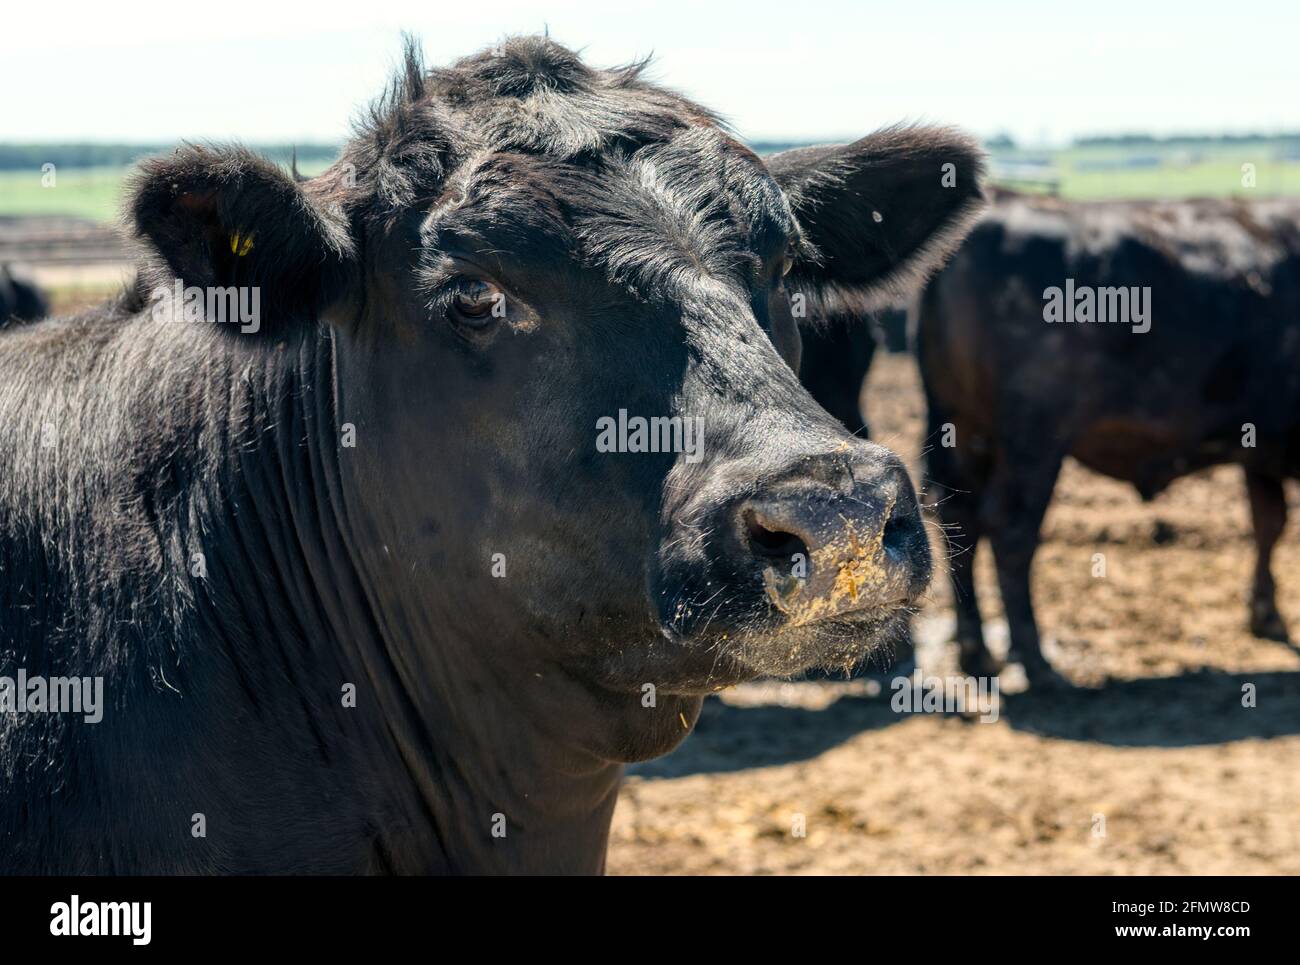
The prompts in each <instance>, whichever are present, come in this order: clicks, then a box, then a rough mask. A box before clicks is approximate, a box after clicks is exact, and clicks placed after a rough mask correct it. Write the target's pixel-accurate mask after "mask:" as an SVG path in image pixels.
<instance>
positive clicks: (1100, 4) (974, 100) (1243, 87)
mask: <svg viewBox="0 0 1300 965" xmlns="http://www.w3.org/2000/svg"><path fill="white" fill-rule="evenodd" d="M543 28H549V30H550V32H551V34H552V36H554V37H556V38H557V39H559V40H561V41H562V42H564V43H567V44H569V45H571V46H575V47H582V48H585V52H586V56H587V58H588V60H589V61H591V62H593V63H595V64H598V65H609V64H617V63H623V62H626V61H628V60H631V59H634V58H637V57H640V56H644V55H645V54H648V53H653V54H655V67H654V68H653V75H654V76H655V77H656V78H657V79H659V80H660V81H662V82H664V83H666V84H668V85H669V86H672V87H675V88H677V89H679V90H682V91H684V92H686V93H688V94H690V95H691V96H693V97H695V98H696V99H698V100H700V101H702V102H703V103H705V104H706V105H708V106H709V107H711V108H713V109H715V110H717V111H719V112H721V113H722V114H723V115H724V116H726V117H727V118H728V119H729V120H730V121H731V122H732V123H733V124H734V126H735V127H736V128H737V130H738V131H739V132H740V133H741V134H742V135H743V136H745V137H747V138H750V139H784V138H790V139H805V138H809V139H819V138H826V139H831V138H846V137H853V136H857V135H860V134H863V133H866V132H867V131H869V130H873V129H875V128H876V127H879V126H881V125H884V124H888V123H892V122H894V121H898V120H914V121H932V122H949V123H955V124H960V125H962V126H964V127H967V128H969V129H970V130H972V131H974V132H976V133H979V134H983V135H988V134H992V133H995V132H998V131H1002V130H1006V131H1009V132H1010V133H1011V134H1013V135H1014V136H1015V137H1017V138H1018V139H1020V140H1022V141H1031V142H1039V141H1045V142H1061V141H1064V140H1067V139H1069V138H1070V137H1072V136H1075V135H1078V134H1090V133H1111V132H1117V131H1120V132H1122V131H1154V132H1157V133H1172V132H1186V131H1195V132H1202V131H1204V132H1224V131H1232V132H1240V131H1249V130H1264V131H1274V130H1283V129H1289V130H1295V129H1300V55H1297V52H1296V38H1297V36H1298V35H1300V30H1298V29H1297V28H1300V4H1296V3H1294V2H1290V3H1284V2H1252V3H1241V4H1235V5H1233V4H1224V3H1221V2H1219V3H1204V4H1197V3H1195V2H1187V3H1163V2H1139V0H1129V2H1112V0H1097V2H1089V3H1086V4H1084V3H1071V4H1047V3H1037V4H1036V3H1027V2H1026V3H1021V2H1006V3H997V2H985V3H973V2H966V3H960V2H929V3H927V2H919V0H913V2H908V0H894V2H887V3H886V2H857V3H850V2H834V0H827V2H817V0H801V2H797V3H796V2H787V3H777V2H766V0H750V2H747V3H716V2H715V3H709V2H706V0H693V2H681V0H664V2H658V3H642V2H625V0H604V2H577V0H529V2H524V0H500V2H492V0H472V2H446V0H442V2H439V0H423V2H408V0H350V2H348V3H339V4H334V3H331V2H330V0H318V2H313V3H311V4H299V3H295V4H284V5H283V6H282V7H281V6H279V5H278V4H277V3H275V2H273V0H261V2H249V0H221V2H218V3H210V4H199V5H194V4H188V3H186V4H184V5H181V4H174V3H161V2H135V3H132V2H115V3H107V4H106V3H97V4H89V3H80V2H78V3H72V4H61V5H58V6H44V5H40V4H36V3H31V2H26V3H18V4H10V5H8V6H7V8H6V12H5V14H4V19H3V32H0V91H3V103H2V107H3V109H2V110H0V140H19V141H44V140H99V141H105V140H124V141H139V140H147V141H171V140H176V139H179V138H215V139H224V138H239V139H241V140H244V141H251V142H267V141H294V140H297V141H306V140H337V139H339V138H340V137H342V136H343V135H344V134H345V133H346V131H347V128H348V121H349V119H350V118H351V117H352V116H353V115H354V114H355V112H356V110H357V109H358V107H360V106H361V105H362V104H364V103H365V102H366V101H368V100H369V99H370V98H371V97H373V96H374V95H375V94H376V93H378V91H379V89H380V88H381V87H382V86H383V83H384V81H385V78H386V77H387V75H388V73H389V71H390V70H391V68H392V65H393V63H394V61H395V59H396V56H397V50H398V45H399V39H398V38H399V33H400V31H401V30H403V29H407V30H411V31H413V32H415V33H417V34H418V35H419V36H420V37H421V38H422V40H423V44H424V49H425V51H426V55H427V57H428V60H429V62H430V63H439V62H445V61H448V60H452V59H455V58H456V57H458V56H461V55H464V54H467V53H470V52H472V51H474V50H477V49H478V48H480V47H483V46H486V45H488V44H490V43H492V42H493V41H495V40H497V39H499V38H500V37H501V36H503V35H505V34H508V33H521V32H535V31H540V30H541V29H543Z"/></svg>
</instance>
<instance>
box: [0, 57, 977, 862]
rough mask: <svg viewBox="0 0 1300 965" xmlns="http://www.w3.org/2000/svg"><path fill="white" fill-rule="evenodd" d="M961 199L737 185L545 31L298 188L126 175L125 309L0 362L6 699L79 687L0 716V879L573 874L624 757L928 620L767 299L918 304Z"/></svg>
mask: <svg viewBox="0 0 1300 965" xmlns="http://www.w3.org/2000/svg"><path fill="white" fill-rule="evenodd" d="M948 164H953V165H956V169H957V170H958V172H959V181H960V184H959V186H958V187H957V188H956V189H951V188H947V189H945V188H943V187H941V185H940V168H941V166H943V165H948ZM980 166H981V160H980V156H979V153H978V151H977V149H976V148H975V147H973V146H972V143H971V142H970V141H968V140H967V139H966V138H965V137H963V136H960V135H957V134H954V133H953V132H950V131H944V130H935V129H893V130H889V131H885V132H882V133H879V134H876V135H872V136H869V137H866V138H864V139H863V140H860V141H857V142H855V143H853V144H850V145H847V146H843V147H838V148H827V149H823V150H820V151H818V152H815V153H813V154H803V155H801V156H799V157H782V156H778V157H777V158H774V159H773V160H772V161H771V165H770V167H765V165H764V164H763V163H762V162H761V161H760V160H759V159H758V158H757V157H756V156H755V155H754V154H753V153H751V152H750V151H749V150H748V149H746V148H745V147H743V146H742V145H741V144H739V143H738V142H737V141H736V140H734V139H733V138H732V137H731V136H729V135H728V134H727V133H726V132H725V131H724V130H723V129H722V128H721V127H720V126H719V124H718V123H717V121H716V120H715V119H714V117H713V116H712V115H711V114H709V113H708V112H707V111H705V110H704V109H703V108H701V107H698V106H696V105H694V104H692V103H690V102H689V101H686V100H684V99H683V98H681V97H679V96H677V95H675V94H672V93H670V92H668V91H666V90H664V89H662V88H659V87H656V86H653V85H652V84H650V83H648V82H647V81H646V80H644V79H643V77H642V76H641V73H640V70H639V69H638V68H629V69H618V70H595V69H592V68H590V67H588V66H586V65H585V64H584V63H583V62H582V61H581V60H580V59H579V58H578V57H577V56H576V55H575V54H574V53H572V52H570V51H569V50H566V49H565V48H563V47H561V46H559V45H557V44H555V43H554V42H552V41H550V40H547V39H543V38H525V39H514V40H510V41H508V42H505V43H504V44H502V45H501V46H499V47H496V48H494V49H491V50H488V51H486V52H483V53H480V54H478V55H476V56H473V57H470V58H468V59H465V60H462V61H460V62H459V63H457V64H455V65H454V66H452V67H450V68H446V69H439V70H433V71H426V70H425V69H424V68H423V67H422V66H421V64H420V62H419V59H418V57H417V55H416V54H415V52H414V50H408V54H407V58H406V63H405V67H404V70H403V71H402V73H401V76H400V77H399V78H398V80H397V81H395V83H394V85H393V87H392V89H391V90H390V91H389V92H388V94H387V95H386V96H385V97H384V98H383V99H382V100H381V101H380V102H379V103H378V104H377V105H376V106H375V108H374V109H373V110H372V111H371V113H370V114H369V116H368V117H367V118H366V119H365V121H364V122H363V123H362V124H361V125H360V129H359V130H358V131H357V133H356V135H355V136H354V138H353V139H352V140H351V141H350V142H349V144H348V145H347V147H346V148H345V150H344V152H343V154H342V156H341V158H340V160H339V161H338V162H337V163H336V164H335V165H334V166H332V167H331V168H330V169H329V170H328V171H327V172H325V173H324V174H322V175H321V176H319V177H317V178H314V179H312V180H308V181H305V182H301V183H299V182H297V181H296V180H295V179H294V178H292V177H289V176H286V175H285V174H284V173H283V172H281V171H280V170H278V169H276V168H275V167H273V166H271V165H269V164H267V163H265V162H264V161H262V160H259V159H258V158H256V157H254V156H252V155H250V154H248V153H246V152H244V151H241V150H237V149H229V150H218V149H211V148H199V147H187V148H184V149H182V150H179V151H177V152H176V153H175V154H174V155H172V156H170V157H166V158H161V159H157V160H151V161H149V162H147V163H145V164H144V165H143V167H142V169H141V171H140V173H139V175H138V176H137V177H136V179H135V183H134V187H133V193H132V196H131V199H130V206H129V215H130V220H131V221H132V223H133V224H134V227H135V230H136V232H137V233H138V235H139V238H140V240H141V242H142V243H143V245H144V246H145V247H146V248H147V250H149V251H151V252H152V257H153V259H154V261H155V262H156V264H154V266H153V268H152V269H151V271H152V274H151V275H150V276H149V281H147V282H145V283H141V284H139V285H137V286H136V288H135V289H134V290H133V291H132V292H130V293H128V294H127V295H126V296H125V297H124V298H123V299H121V300H120V301H119V302H117V303H116V304H114V305H112V306H109V307H107V308H105V309H102V310H99V311H95V312H92V313H89V314H86V315H82V316H79V317H75V318H67V319H60V320H57V321H48V322H44V323H40V324H37V325H32V326H25V327H21V328H17V329H14V330H12V331H9V332H7V333H5V334H4V335H3V336H2V337H0V466H3V467H4V469H3V472H2V473H0V654H3V659H4V663H5V665H6V668H5V672H6V673H9V674H11V675H12V674H13V673H14V670H13V669H12V668H20V669H23V670H24V671H25V673H26V674H27V675H28V677H29V678H30V677H32V676H33V675H43V676H44V677H46V678H51V677H54V676H56V675H63V676H85V677H96V676H97V677H100V678H102V681H103V692H104V698H103V704H104V706H103V707H102V722H101V723H98V724H92V723H88V722H87V721H86V720H84V719H83V718H82V717H80V716H72V715H68V714H57V715H56V714H41V713H32V712H31V710H30V708H28V711H27V712H26V713H17V714H14V713H10V714H8V715H7V716H6V717H5V718H4V719H3V724H2V725H0V726H2V728H3V729H2V730H0V868H3V870H4V871H7V872H16V871H38V872H44V871H53V870H59V871H78V872H128V871H134V872H140V871H151V872H152V871H174V872H203V873H206V872H263V871H296V872H358V871H363V872H380V871H386V872H428V871H511V870H513V871H520V870H527V871H535V870H548V871H561V872H567V871H584V872H595V871H599V870H600V869H601V868H602V867H603V863H604V854H605V844H606V839H607V835H608V829H609V820H610V815H611V813H612V811H613V808H614V803H615V799H616V796H617V792H618V786H619V779H620V774H621V762H625V761H635V760H641V759H644V758H648V757H651V756H653V755H657V754H662V753H664V752H666V751H668V750H669V749H671V748H672V747H674V746H675V745H676V744H677V743H678V742H679V741H681V740H682V739H683V737H684V736H685V735H686V733H687V732H688V730H689V729H690V727H691V726H692V724H693V722H694V720H695V719H696V715H697V714H698V712H699V709H700V705H701V701H702V699H703V697H704V695H706V694H708V693H710V692H712V691H715V690H718V689H720V688H722V687H725V686H727V685H729V684H732V683H735V682H737V681H742V680H747V679H751V678H753V677H755V676H757V675H760V674H769V673H775V674H791V673H796V672H799V671H801V670H803V669H805V668H807V667H810V666H813V665H819V664H831V665H846V664H851V663H853V662H854V661H856V660H858V659H859V658H861V657H862V656H863V655H864V652H865V651H866V650H867V649H869V648H870V647H871V646H872V645H873V644H881V643H885V642H887V641H888V640H889V638H890V636H891V634H893V633H894V632H896V630H897V628H898V626H899V625H900V623H901V622H902V621H904V620H905V619H906V615H907V612H908V610H909V608H910V607H911V606H912V605H913V604H914V602H915V600H916V599H917V595H918V594H919V593H920V592H921V591H922V589H923V588H924V587H925V585H926V583H927V580H928V574H929V566H930V563H929V555H928V549H927V546H926V540H925V536H924V532H923V529H922V526H921V522H920V517H919V514H918V510H917V506H916V501H915V497H914V494H913V490H912V487H911V485H910V482H909V480H908V477H907V475H906V473H905V471H904V469H903V468H902V466H901V464H900V463H899V461H898V459H897V458H896V457H895V456H893V455H892V454H891V453H889V452H887V451H886V450H883V449H881V448H880V447H878V446H875V445H872V444H869V443H864V442H861V441H858V440H854V439H852V438H851V437H849V436H848V435H847V434H846V433H845V431H844V430H843V428H842V427H840V426H839V425H838V424H836V423H835V422H834V420H833V419H831V418H830V417H829V416H828V415H827V414H826V413H825V412H823V411H822V410H821V409H819V408H818V407H817V406H816V405H815V404H814V403H813V401H812V399H811V398H809V396H808V395H807V393H806V392H805V391H804V390H803V389H802V388H801V387H800V385H799V383H798V380H797V378H796V376H795V373H794V371H793V369H792V367H791V366H792V365H794V364H797V359H798V354H799V335H798V330H797V328H796V325H795V322H794V319H793V318H792V312H791V307H790V296H789V294H788V293H789V292H797V293H800V294H802V295H805V296H806V297H807V299H808V300H809V301H810V302H816V301H818V300H819V299H820V298H822V297H823V293H824V292H825V291H827V290H829V289H830V288H832V287H836V288H842V289H844V290H857V291H861V292H864V293H868V292H871V291H872V290H874V289H875V288H876V287H877V286H878V285H881V284H889V283H892V282H893V281H894V280H895V279H898V278H901V277H903V276H909V277H915V276H916V275H917V274H918V273H919V272H924V271H925V270H926V269H928V268H929V267H931V266H933V265H934V264H935V263H936V261H937V260H938V259H939V258H940V257H941V255H942V254H943V253H944V250H945V247H946V246H947V245H950V244H952V243H953V242H954V241H955V239H956V238H957V237H958V236H959V234H960V232H961V230H962V228H963V226H964V225H965V224H966V223H967V222H968V220H969V219H970V217H971V216H972V215H973V213H974V212H975V211H976V209H977V208H978V207H979V205H980V204H981V193H980V188H979V185H978V178H979V175H980ZM873 212H874V215H873ZM177 286H180V287H179V288H178V287H177ZM192 292H194V293H197V294H196V295H195V298H194V299H191V293H192ZM232 292H236V293H237V294H238V295H239V298H240V299H243V298H244V297H245V295H246V296H247V299H246V303H245V302H244V301H239V306H240V309H241V314H239V317H238V319H237V321H238V324H234V322H235V321H236V319H233V318H231V317H230V313H231V312H233V311H234V308H233V306H234V305H235V303H236V302H237V301H238V299H236V298H235V297H234V295H232V294H231V293H232ZM253 292H257V293H258V299H259V301H258V303H257V304H256V305H255V304H254V302H253ZM173 293H175V294H178V295H180V296H181V297H180V298H176V297H174V296H173ZM214 293H216V294H214ZM223 298H224V299H227V300H226V301H222V300H221V299H223ZM223 306H225V308H224V309H223ZM245 307H249V308H258V309H259V310H258V311H249V312H246V313H245V312H243V311H242V310H243V309H244V308H245ZM253 316H257V317H253ZM185 319H189V320H188V321H186V320H185ZM194 319H201V320H200V321H194ZM223 322H225V323H224V324H223ZM646 418H654V419H657V420H660V422H659V423H656V424H654V425H653V426H652V428H651V430H650V432H651V437H652V438H653V439H654V443H650V442H648V441H647V435H646V432H645V431H644V430H645V425H644V424H640V428H639V429H638V425H637V424H636V423H635V420H638V419H646ZM670 419H672V420H677V421H676V422H674V423H669V422H668V421H667V420H670ZM687 420H690V421H687ZM612 427H616V428H612ZM660 429H663V430H664V432H663V434H659V431H660ZM669 429H671V434H669V433H668V430H669ZM690 434H693V437H694V440H695V443H694V444H692V443H691V442H690V439H689V438H688V435H690ZM701 434H702V436H701ZM701 439H702V445H700V444H699V443H700V441H701ZM661 442H662V445H661V444H659V443H661ZM610 450H613V451H610ZM645 450H649V451H645ZM669 450H672V451H669ZM28 685H29V686H30V679H29V684H28ZM64 706H67V704H66V703H65V705H64ZM200 833H201V836H200Z"/></svg>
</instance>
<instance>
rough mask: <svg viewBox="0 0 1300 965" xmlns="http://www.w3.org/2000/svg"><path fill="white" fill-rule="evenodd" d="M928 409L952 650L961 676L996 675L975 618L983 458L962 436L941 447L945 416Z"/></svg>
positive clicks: (977, 613) (932, 486)
mask: <svg viewBox="0 0 1300 965" xmlns="http://www.w3.org/2000/svg"><path fill="white" fill-rule="evenodd" d="M929 408H930V411H931V413H932V414H931V418H930V435H929V440H930V443H931V444H932V446H933V448H932V449H930V451H929V453H928V454H927V456H926V461H927V469H928V477H929V489H930V492H929V494H928V496H929V501H930V503H931V504H932V505H934V506H935V509H936V510H937V512H938V514H939V520H940V522H941V523H942V525H943V533H944V538H945V539H946V540H947V543H948V578H949V579H950V580H951V581H952V596H953V609H954V610H955V611H956V616H957V647H958V653H959V659H960V663H961V671H962V673H964V674H967V675H972V676H977V677H991V676H995V675H996V674H997V672H998V670H999V669H1001V668H1000V666H999V664H998V661H997V659H996V658H995V657H994V656H993V654H991V653H990V652H989V648H988V647H987V646H986V645H985V643H984V622H983V620H982V619H981V618H980V607H979V598H978V596H977V595H976V592H975V553H976V550H977V549H978V547H979V541H980V536H981V535H982V532H983V528H982V527H981V526H980V502H981V499H982V497H983V495H984V489H985V486H986V485H987V482H988V480H987V479H986V478H985V477H986V473H985V471H984V466H983V463H982V460H980V459H978V458H977V457H976V456H975V455H974V454H973V453H972V452H970V450H969V448H968V447H967V446H966V445H965V442H966V439H965V433H957V435H956V439H955V440H953V441H955V442H956V443H957V445H954V446H951V447H948V446H944V445H943V444H942V441H943V434H944V426H945V425H946V424H947V420H946V417H945V416H943V415H942V414H941V413H936V412H935V409H936V408H937V406H936V403H935V402H934V401H933V400H931V401H930V402H929Z"/></svg>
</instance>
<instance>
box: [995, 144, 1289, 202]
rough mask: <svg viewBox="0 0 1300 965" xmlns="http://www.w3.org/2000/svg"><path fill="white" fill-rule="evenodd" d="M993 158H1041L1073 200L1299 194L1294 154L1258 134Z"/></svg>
mask: <svg viewBox="0 0 1300 965" xmlns="http://www.w3.org/2000/svg"><path fill="white" fill-rule="evenodd" d="M994 161H995V166H997V165H999V163H1000V164H1001V165H1002V166H1006V165H1016V164H1023V163H1025V162H1039V163H1045V167H1046V169H1047V170H1049V171H1050V176H1051V177H1052V178H1053V179H1054V180H1055V181H1056V182H1057V185H1058V190H1059V193H1060V194H1061V196H1062V197H1065V198H1071V199H1075V200H1099V199H1102V198H1187V197H1225V196H1229V195H1240V196H1249V197H1261V196H1275V195H1297V194H1300V156H1296V154H1295V153H1294V151H1293V150H1292V151H1291V152H1290V153H1288V151H1287V149H1286V148H1285V147H1284V146H1283V145H1281V144H1279V143H1278V142H1274V141H1268V140H1262V139H1261V140H1254V141H1241V142H1236V143H1232V144H1223V143H1219V142H1215V141H1204V142H1193V143H1183V144H1177V145H1170V144H1161V143H1152V144H1143V145H1137V146H1109V145H1089V146H1085V147H1072V148H1066V149H1064V150H1060V151H1053V152H1041V151H1032V150H1021V151H1007V152H1003V153H995V156H994ZM1245 164H1251V165H1253V166H1254V181H1255V183H1254V186H1253V187H1247V186H1246V185H1245V184H1243V177H1244V175H1243V171H1242V166H1243V165H1245Z"/></svg>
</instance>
